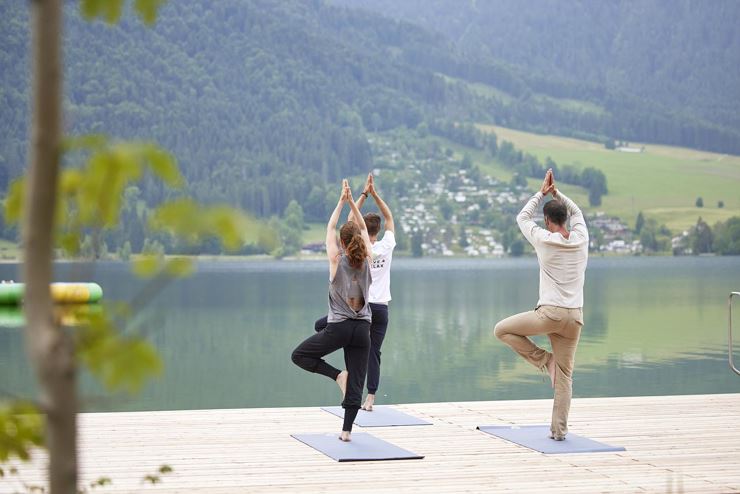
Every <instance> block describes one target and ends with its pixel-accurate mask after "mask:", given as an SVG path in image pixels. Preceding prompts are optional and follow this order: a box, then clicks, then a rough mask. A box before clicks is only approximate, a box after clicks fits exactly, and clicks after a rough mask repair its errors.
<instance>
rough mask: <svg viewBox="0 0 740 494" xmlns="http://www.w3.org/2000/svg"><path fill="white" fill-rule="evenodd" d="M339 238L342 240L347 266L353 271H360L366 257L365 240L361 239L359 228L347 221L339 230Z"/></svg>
mask: <svg viewBox="0 0 740 494" xmlns="http://www.w3.org/2000/svg"><path fill="white" fill-rule="evenodd" d="M339 238H340V239H341V240H342V246H343V247H344V253H345V254H346V256H347V259H349V265H350V266H352V267H353V268H355V269H360V268H361V267H362V263H363V262H365V259H367V257H368V252H367V246H365V240H364V239H363V238H362V233H361V232H360V227H359V226H357V224H356V223H354V222H352V221H348V222H347V223H345V224H344V225H342V228H340V229H339Z"/></svg>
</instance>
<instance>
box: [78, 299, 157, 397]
mask: <svg viewBox="0 0 740 494" xmlns="http://www.w3.org/2000/svg"><path fill="white" fill-rule="evenodd" d="M89 320H90V325H89V326H87V327H82V328H79V329H78V330H77V332H76V333H75V334H76V336H77V345H76V348H77V356H78V358H79V359H80V361H82V362H83V363H84V364H86V365H87V366H88V368H89V370H90V372H91V373H92V375H93V376H95V377H96V378H97V379H99V380H100V381H101V382H102V383H103V385H105V387H106V388H107V389H109V390H111V391H117V390H124V391H127V392H129V393H135V392H137V391H139V389H141V386H143V384H144V382H145V381H146V379H147V378H149V377H150V376H154V375H159V374H161V372H162V361H161V359H160V358H159V355H158V354H157V351H156V350H155V349H154V347H153V346H152V345H151V344H150V343H149V342H148V341H146V340H144V339H142V338H140V337H138V336H127V337H122V336H121V335H120V334H119V333H118V331H117V330H116V328H115V327H114V326H113V323H112V321H111V320H110V319H109V318H108V316H107V314H90V319H89Z"/></svg>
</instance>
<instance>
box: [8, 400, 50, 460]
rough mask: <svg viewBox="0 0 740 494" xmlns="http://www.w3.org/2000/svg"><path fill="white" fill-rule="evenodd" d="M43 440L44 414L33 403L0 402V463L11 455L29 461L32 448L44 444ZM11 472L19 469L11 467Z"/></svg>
mask: <svg viewBox="0 0 740 494" xmlns="http://www.w3.org/2000/svg"><path fill="white" fill-rule="evenodd" d="M43 441H44V420H43V416H42V415H41V414H40V413H39V411H38V409H37V408H36V407H35V406H34V405H33V404H32V403H29V402H26V401H15V402H10V403H5V404H0V463H4V462H6V461H8V460H9V459H10V458H11V457H17V458H19V459H21V460H23V461H28V460H29V459H30V452H31V449H32V448H34V447H39V446H41V445H43ZM3 473H4V472H3ZM9 473H10V474H11V475H15V474H16V473H17V470H16V469H15V468H13V467H11V468H10V470H9Z"/></svg>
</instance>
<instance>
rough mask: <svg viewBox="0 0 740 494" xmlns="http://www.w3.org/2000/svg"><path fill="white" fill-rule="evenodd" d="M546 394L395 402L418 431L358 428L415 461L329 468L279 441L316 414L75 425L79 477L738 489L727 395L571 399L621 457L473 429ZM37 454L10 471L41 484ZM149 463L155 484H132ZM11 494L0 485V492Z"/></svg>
mask: <svg viewBox="0 0 740 494" xmlns="http://www.w3.org/2000/svg"><path fill="white" fill-rule="evenodd" d="M551 404H552V401H551V400H527V401H480V402H465V403H419V404H408V405H398V408H399V409H400V410H402V411H405V412H407V413H409V414H412V415H415V416H418V417H420V418H423V419H426V420H428V421H430V422H432V423H433V425H432V426H418V427H413V426H412V427H387V428H372V429H364V430H363V429H362V428H360V427H356V429H355V430H356V431H364V432H370V433H371V434H373V435H375V436H376V437H380V438H382V439H384V440H387V441H389V442H392V443H394V444H396V445H397V446H400V447H402V448H405V449H409V450H411V451H414V452H416V453H419V454H422V455H425V456H426V458H425V459H423V460H406V461H381V462H354V463H338V462H336V461H333V460H331V459H330V458H328V457H326V456H324V455H323V454H321V453H319V452H317V451H315V450H313V449H311V448H310V447H308V446H306V445H305V444H302V443H300V442H298V441H297V440H295V439H293V438H291V437H290V434H291V433H302V432H334V431H336V432H338V431H339V429H340V428H341V420H340V419H338V418H337V417H334V416H332V415H330V414H328V413H326V412H324V411H322V410H321V409H319V408H269V409H265V408H263V409H238V410H197V411H195V410H194V411H164V412H134V413H91V414H83V415H81V417H80V427H81V447H80V449H81V453H80V454H81V461H82V480H83V481H84V482H90V481H92V480H94V479H96V478H98V477H100V476H107V477H110V478H111V479H112V481H113V483H112V484H111V485H109V486H106V487H104V488H97V489H95V490H94V491H93V492H101V493H113V492H115V493H118V492H142V491H143V492H147V491H153V492H188V493H189V492H203V493H212V494H220V493H232V492H233V493H242V492H248V493H253V492H299V493H305V492H337V493H339V492H342V493H346V492H373V493H378V492H389V493H390V492H393V493H397V492H425V493H430V492H512V493H513V492H516V493H525V492H536V493H596V492H656V493H679V492H686V493H688V492H700V493H711V492H717V493H730V492H737V493H740V394H721V395H700V396H696V395H695V396H648V397H630V398H582V399H576V400H574V401H573V406H572V408H571V421H570V430H571V432H574V433H577V434H580V435H583V436H587V437H590V438H592V439H596V440H599V441H602V442H606V443H609V444H612V445H618V446H624V447H626V448H627V451H623V452H616V453H593V454H570V455H552V456H546V455H543V454H540V453H537V452H534V451H531V450H528V449H525V448H523V447H520V446H517V445H515V444H512V443H509V442H506V441H504V440H501V439H498V438H495V437H492V436H489V435H487V434H484V433H482V432H480V431H477V430H475V428H476V426H478V425H496V424H500V425H504V424H519V425H524V424H542V423H548V422H549V414H550V407H551ZM43 464H44V458H43V457H42V455H40V454H39V455H37V457H36V458H35V460H34V463H33V464H31V465H25V466H23V467H21V469H20V473H21V475H22V477H23V479H24V480H25V481H26V482H29V483H34V482H38V481H39V480H41V479H43V476H44V473H43ZM161 464H168V465H170V466H172V468H173V469H174V472H173V473H171V474H168V475H166V476H165V477H164V479H163V482H162V483H161V484H157V485H145V484H143V483H142V480H141V478H142V477H143V476H144V475H145V474H147V473H151V472H154V471H156V469H157V468H158V467H159V465H161ZM14 489H15V490H18V491H21V490H22V489H19V488H18V486H17V484H16V485H15V486H14V485H13V484H12V483H11V482H10V481H9V480H8V478H7V477H6V478H5V479H0V492H2V493H5V492H13V491H14Z"/></svg>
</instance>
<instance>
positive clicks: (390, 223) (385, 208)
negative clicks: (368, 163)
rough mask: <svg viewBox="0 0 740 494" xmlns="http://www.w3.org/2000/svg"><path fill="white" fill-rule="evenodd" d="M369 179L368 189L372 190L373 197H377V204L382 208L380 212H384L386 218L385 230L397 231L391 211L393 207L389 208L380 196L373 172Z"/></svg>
mask: <svg viewBox="0 0 740 494" xmlns="http://www.w3.org/2000/svg"><path fill="white" fill-rule="evenodd" d="M367 180H368V191H369V192H370V194H372V196H373V199H375V204H377V205H378V209H380V214H382V215H383V218H384V219H385V230H386V231H388V232H393V233H395V232H396V226H395V224H394V223H393V214H392V213H391V208H389V207H388V205H387V204H386V203H385V201H384V200H383V199H381V198H380V194H378V191H377V189H376V188H375V180H374V179H373V175H372V174H370V175H368V177H367Z"/></svg>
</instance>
